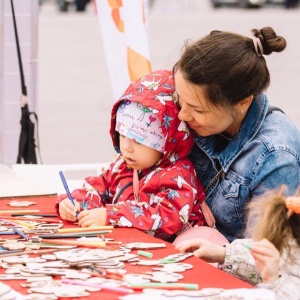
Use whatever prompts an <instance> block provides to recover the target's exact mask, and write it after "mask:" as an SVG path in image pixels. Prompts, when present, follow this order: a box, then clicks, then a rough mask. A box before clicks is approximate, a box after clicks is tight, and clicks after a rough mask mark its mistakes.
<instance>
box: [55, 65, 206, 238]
mask: <svg viewBox="0 0 300 300" xmlns="http://www.w3.org/2000/svg"><path fill="white" fill-rule="evenodd" d="M174 94H175V87H174V79H173V74H172V72H170V71H156V72H152V73H150V74H148V75H146V76H144V77H142V78H141V79H139V80H137V81H135V82H133V83H131V84H130V85H129V87H128V88H127V90H126V91H125V93H124V94H123V95H122V97H121V98H120V100H119V101H118V102H117V103H115V105H114V106H113V109H112V118H111V129H110V133H111V136H112V140H113V145H114V147H115V149H116V151H117V152H118V154H117V155H116V157H115V158H114V160H113V162H112V163H111V164H110V166H109V168H107V169H106V170H104V171H103V173H102V174H101V175H100V176H98V177H88V178H86V179H85V182H84V185H83V188H81V189H77V190H75V191H73V192H72V197H73V198H74V200H77V201H75V206H73V204H72V203H71V201H70V200H69V199H68V198H67V197H66V195H61V196H60V197H59V199H58V202H57V210H58V213H59V214H60V216H61V218H62V219H64V220H69V221H76V213H77V212H79V214H78V224H79V226H81V227H89V226H95V225H114V226H118V227H135V228H137V229H140V230H143V231H146V232H148V233H150V234H152V235H155V236H156V237H159V238H162V239H164V240H170V239H172V238H174V236H176V235H177V234H179V233H180V232H182V231H184V230H186V229H187V228H188V226H195V225H203V223H204V222H205V221H204V218H203V215H202V212H201V208H200V204H201V202H202V201H203V200H204V191H203V188H202V186H201V184H200V182H199V181H198V178H197V175H196V172H195V170H194V167H193V165H192V163H191V162H190V161H189V159H188V154H189V153H190V151H191V149H192V147H193V144H194V142H193V134H192V132H190V130H189V128H188V127H187V125H186V123H185V122H183V121H180V120H179V119H178V111H179V109H178V105H177V98H176V97H175V95H174Z"/></svg>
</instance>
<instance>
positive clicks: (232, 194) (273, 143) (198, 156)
mask: <svg viewBox="0 0 300 300" xmlns="http://www.w3.org/2000/svg"><path fill="white" fill-rule="evenodd" d="M268 106H269V103H268V99H267V97H266V96H265V95H264V94H261V95H259V96H257V97H256V98H255V99H254V100H253V102H252V104H251V106H250V107H249V109H248V112H247V115H246V117H245V119H244V121H243V123H242V126H241V128H240V131H239V132H238V134H237V135H235V136H234V138H233V139H232V140H231V141H229V142H228V145H227V146H226V147H225V149H223V150H217V149H219V146H218V144H217V140H219V139H218V136H220V135H214V136H208V137H201V136H199V135H197V136H196V138H195V146H194V148H193V150H192V153H191V155H190V159H191V160H192V162H193V164H194V166H195V168H196V172H197V175H198V177H199V179H200V181H201V182H202V184H203V186H204V188H205V189H206V203H207V204H208V206H209V207H210V208H211V210H212V212H213V214H214V216H215V219H216V227H217V229H219V231H220V232H221V233H222V234H224V235H225V236H226V237H227V239H228V240H229V241H233V240H234V239H236V238H239V237H242V236H243V232H244V229H245V227H246V216H245V205H246V204H247V202H248V201H250V200H251V199H252V198H253V197H257V196H260V195H261V194H263V193H264V192H265V191H266V190H270V189H275V188H278V187H279V186H280V185H282V184H284V185H286V187H287V194H293V193H294V192H295V191H296V189H297V187H298V185H299V183H300V131H299V130H298V129H297V128H296V127H295V125H293V124H292V123H291V122H290V121H289V120H288V118H287V117H286V115H285V114H284V113H282V112H280V111H273V112H272V113H271V114H269V115H268V116H266V115H267V110H268ZM220 170H222V171H221V175H220V176H219V177H218V178H217V179H216V180H215V181H214V182H213V183H212V184H210V183H211V182H212V181H213V179H214V177H215V176H216V174H217V173H218V171H220Z"/></svg>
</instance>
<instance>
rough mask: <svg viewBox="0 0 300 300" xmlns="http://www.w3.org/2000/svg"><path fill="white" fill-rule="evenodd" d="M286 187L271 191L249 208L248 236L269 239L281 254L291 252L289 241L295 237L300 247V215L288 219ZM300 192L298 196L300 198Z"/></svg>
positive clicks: (293, 215) (255, 238) (254, 201)
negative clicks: (284, 251) (285, 251)
mask: <svg viewBox="0 0 300 300" xmlns="http://www.w3.org/2000/svg"><path fill="white" fill-rule="evenodd" d="M284 190H285V189H284V187H281V188H280V189H279V190H278V191H270V192H268V193H266V194H264V195H263V196H261V197H259V198H257V199H254V200H252V201H251V202H250V203H249V204H248V206H247V210H248V226H247V231H246V236H247V237H251V238H252V239H254V240H257V241H259V240H261V239H264V238H265V239H267V240H269V241H270V242H271V243H273V244H274V246H275V247H276V248H277V249H278V251H279V252H280V253H282V252H283V250H284V249H286V250H288V251H289V241H290V239H291V237H293V238H294V239H295V240H296V242H297V244H298V245H299V247H300V214H296V213H293V214H292V215H291V216H290V217H289V218H288V217H287V216H288V214H287V212H288V209H287V207H286V204H285V196H284ZM299 194H300V193H299V191H298V192H297V195H298V196H299Z"/></svg>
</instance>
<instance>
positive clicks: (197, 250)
mask: <svg viewBox="0 0 300 300" xmlns="http://www.w3.org/2000/svg"><path fill="white" fill-rule="evenodd" d="M176 249H178V250H179V251H180V252H182V253H185V252H193V254H194V256H196V257H199V258H202V259H203V260H205V261H207V262H209V263H215V262H217V263H219V264H222V263H224V259H225V252H226V249H225V247H222V246H219V245H216V244H214V243H211V242H209V241H207V240H204V239H200V238H199V239H192V240H186V241H183V242H181V243H180V244H179V245H177V246H176Z"/></svg>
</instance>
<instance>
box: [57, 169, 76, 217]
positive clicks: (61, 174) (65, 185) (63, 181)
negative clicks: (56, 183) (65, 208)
mask: <svg viewBox="0 0 300 300" xmlns="http://www.w3.org/2000/svg"><path fill="white" fill-rule="evenodd" d="M59 175H60V178H61V181H62V183H63V185H64V188H65V190H66V193H67V195H68V198H69V199H70V200H71V202H72V203H73V205H74V206H75V207H76V205H75V202H74V199H73V197H72V195H71V193H70V190H69V187H68V184H67V181H66V179H65V176H64V173H63V172H62V171H59ZM77 216H78V211H76V217H77Z"/></svg>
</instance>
